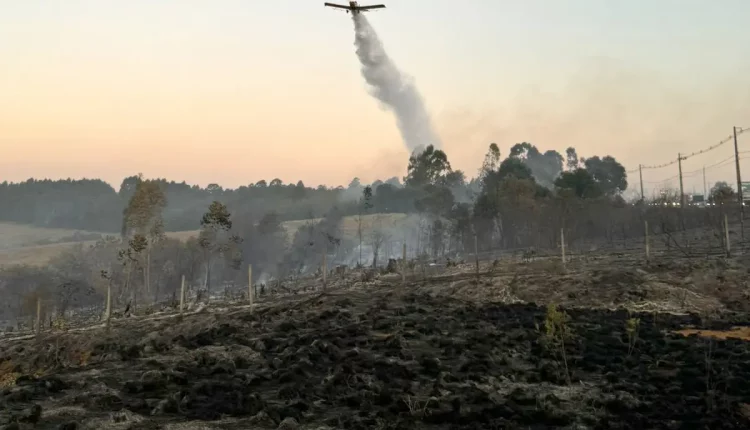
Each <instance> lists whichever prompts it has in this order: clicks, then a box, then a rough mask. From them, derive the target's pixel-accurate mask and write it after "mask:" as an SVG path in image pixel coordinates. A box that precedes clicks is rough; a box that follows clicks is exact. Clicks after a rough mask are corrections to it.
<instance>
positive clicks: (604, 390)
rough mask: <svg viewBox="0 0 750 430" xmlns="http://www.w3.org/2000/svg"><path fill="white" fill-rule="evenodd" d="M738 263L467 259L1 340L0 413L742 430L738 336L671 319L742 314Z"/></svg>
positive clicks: (8, 421)
mask: <svg viewBox="0 0 750 430" xmlns="http://www.w3.org/2000/svg"><path fill="white" fill-rule="evenodd" d="M745 267H747V266H746V265H745V263H744V262H743V261H737V260H732V261H724V260H705V261H704V260H701V261H682V262H680V261H664V262H652V263H651V264H649V265H646V264H644V263H642V262H639V261H638V260H637V259H634V258H632V256H631V257H628V256H623V257H622V260H621V261H612V260H607V261H596V260H595V259H593V260H590V261H577V262H576V261H571V262H569V263H568V264H567V265H566V267H565V268H563V267H562V265H561V264H560V263H559V262H555V261H552V260H539V261H536V262H531V263H528V264H515V265H512V264H511V263H503V264H496V265H493V264H492V263H488V264H486V265H483V266H482V267H481V268H480V279H479V282H477V280H476V275H475V274H474V273H473V272H472V266H471V265H466V266H463V267H451V268H446V269H445V270H443V271H441V272H440V273H439V274H433V276H432V278H431V279H429V280H427V281H425V280H423V279H421V277H422V276H423V275H424V274H425V273H427V270H428V269H425V270H424V271H422V272H421V273H420V271H419V270H415V271H414V273H412V274H410V277H409V278H408V282H407V285H406V286H402V285H401V283H400V278H399V276H398V275H383V276H380V277H376V278H375V279H374V280H372V281H368V282H363V281H361V280H356V279H353V278H347V279H341V280H339V281H336V280H331V281H330V284H329V288H328V289H327V290H326V291H320V290H319V289H318V290H316V291H306V292H299V293H296V294H289V295H287V296H286V297H275V298H273V299H267V300H261V301H260V302H259V303H257V304H256V305H255V307H254V308H253V309H252V311H251V309H250V308H248V307H247V306H233V307H229V308H224V309H221V308H219V307H218V305H217V306H214V307H209V308H206V309H203V310H201V311H198V312H193V313H189V314H185V315H183V316H175V315H167V316H162V317H152V318H150V319H149V318H124V319H119V320H115V321H113V323H112V327H111V328H110V329H109V330H105V329H104V328H94V329H91V330H87V331H81V332H67V333H43V334H42V335H40V336H39V338H20V339H19V338H16V339H15V340H12V338H5V339H4V340H0V387H3V388H0V426H2V425H5V426H6V427H5V428H36V429H102V428H107V429H157V428H164V429H236V428H247V429H274V428H284V429H294V428H299V429H328V428H336V429H401V428H403V429H409V428H435V429H450V428H456V429H493V428H495V429H506V428H507V429H512V428H519V429H521V428H523V429H529V428H531V429H546V428H570V429H574V428H575V429H586V428H590V429H595V428H610V429H645V428H665V429H677V428H710V429H725V428H726V429H735V428H736V429H740V428H742V429H746V428H750V367H748V366H747V363H748V362H750V344H748V343H747V342H746V341H744V340H741V339H739V338H737V337H739V336H728V337H725V338H716V337H705V336H701V334H702V333H698V332H695V331H693V332H684V330H686V329H692V330H713V331H718V330H728V329H730V328H732V327H736V326H743V324H745V325H747V324H748V321H750V320H748V317H747V315H748V314H747V309H746V306H747V305H746V303H747V302H748V300H747V297H746V294H747V285H746V283H747V279H748V276H747V269H746V268H745ZM352 276H353V275H352ZM394 276H395V278H394ZM305 289H307V290H309V288H305ZM548 303H558V304H560V305H561V306H562V309H563V310H564V311H565V312H566V313H567V315H568V321H567V323H566V324H565V328H566V330H567V332H568V333H569V335H568V336H567V337H566V338H565V342H564V343H563V345H564V348H561V347H560V345H559V344H558V345H555V344H551V343H550V342H548V341H546V340H545V339H547V338H546V337H545V333H546V330H545V320H546V313H545V312H546V309H545V307H544V305H546V304H548ZM624 307H626V308H629V309H630V310H629V311H628V310H624V309H623V308H624ZM618 308H619V309H618ZM634 318H638V323H637V326H636V327H637V328H636V330H635V331H629V330H628V329H627V326H628V323H627V321H628V320H631V323H632V321H633V319H634ZM681 330H683V332H682V333H680V332H679V331H681Z"/></svg>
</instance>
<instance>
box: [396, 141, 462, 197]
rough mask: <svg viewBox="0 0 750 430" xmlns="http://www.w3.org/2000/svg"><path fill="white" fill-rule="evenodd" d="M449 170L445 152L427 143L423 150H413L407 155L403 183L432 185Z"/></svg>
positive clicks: (419, 185) (414, 185)
mask: <svg viewBox="0 0 750 430" xmlns="http://www.w3.org/2000/svg"><path fill="white" fill-rule="evenodd" d="M450 171H451V165H450V163H449V162H448V157H447V156H446V155H445V152H443V151H441V150H439V149H435V147H434V146H432V145H429V146H427V148H425V150H424V151H423V152H421V153H417V152H415V153H413V154H412V155H411V156H410V157H409V165H408V167H407V170H406V177H405V178H404V183H405V184H406V185H408V186H411V187H422V186H425V185H429V184H433V185H434V184H436V183H437V182H438V180H439V179H440V178H442V177H444V176H445V175H446V174H447V173H449V172H450Z"/></svg>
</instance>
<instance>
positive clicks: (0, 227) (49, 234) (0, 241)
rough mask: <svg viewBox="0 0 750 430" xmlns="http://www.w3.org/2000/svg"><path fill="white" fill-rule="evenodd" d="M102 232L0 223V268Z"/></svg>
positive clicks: (388, 219)
mask: <svg viewBox="0 0 750 430" xmlns="http://www.w3.org/2000/svg"><path fill="white" fill-rule="evenodd" d="M411 218H413V217H409V216H407V215H406V214H372V215H365V216H363V217H362V226H363V229H365V230H369V229H371V228H372V227H373V226H374V225H379V226H380V227H381V228H385V229H392V228H398V227H400V226H403V225H405V224H406V223H408V222H411V221H410V219H411ZM316 221H318V219H312V220H296V221H286V222H284V223H283V224H282V225H283V226H284V228H285V229H286V231H287V236H288V238H289V239H291V238H292V237H293V236H294V233H295V232H296V231H297V230H298V229H299V228H300V227H302V226H304V225H305V224H306V223H309V222H316ZM412 221H413V220H412ZM342 230H343V233H344V237H346V238H355V237H356V236H357V217H356V216H348V217H344V219H343V222H342ZM197 234H198V231H197V230H187V231H177V232H169V233H167V236H168V237H171V238H175V239H179V240H183V241H185V240H187V239H189V238H191V237H194V236H196V235H197ZM105 235H106V233H97V232H90V231H80V230H66V229H57V228H41V227H33V226H29V225H23V224H14V223H0V267H2V266H10V265H13V264H29V265H42V264H45V263H46V262H48V261H49V260H50V259H51V258H53V257H55V256H56V255H59V254H60V253H62V252H64V251H66V250H68V249H70V248H71V247H73V246H75V245H76V244H78V243H81V242H83V243H84V244H92V243H94V241H96V240H97V239H98V238H99V237H103V236H105Z"/></svg>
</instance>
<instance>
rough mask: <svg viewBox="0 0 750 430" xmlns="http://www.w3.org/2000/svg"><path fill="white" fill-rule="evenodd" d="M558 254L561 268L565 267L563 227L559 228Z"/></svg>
mask: <svg viewBox="0 0 750 430" xmlns="http://www.w3.org/2000/svg"><path fill="white" fill-rule="evenodd" d="M560 254H561V256H562V264H563V268H565V229H562V228H561V229H560Z"/></svg>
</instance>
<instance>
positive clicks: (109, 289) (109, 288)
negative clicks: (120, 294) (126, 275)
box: [105, 280, 112, 327]
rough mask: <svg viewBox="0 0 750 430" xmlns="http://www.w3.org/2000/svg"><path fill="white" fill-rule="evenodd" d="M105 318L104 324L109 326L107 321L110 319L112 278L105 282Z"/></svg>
mask: <svg viewBox="0 0 750 430" xmlns="http://www.w3.org/2000/svg"><path fill="white" fill-rule="evenodd" d="M105 318H106V320H105V321H106V322H105V325H106V326H107V327H109V322H110V320H111V319H112V280H110V281H109V282H108V283H107V312H106V314H105Z"/></svg>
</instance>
